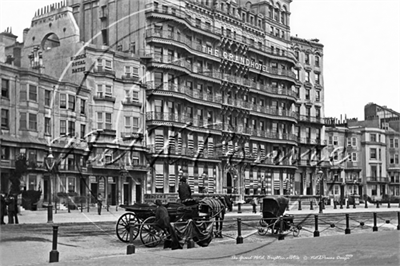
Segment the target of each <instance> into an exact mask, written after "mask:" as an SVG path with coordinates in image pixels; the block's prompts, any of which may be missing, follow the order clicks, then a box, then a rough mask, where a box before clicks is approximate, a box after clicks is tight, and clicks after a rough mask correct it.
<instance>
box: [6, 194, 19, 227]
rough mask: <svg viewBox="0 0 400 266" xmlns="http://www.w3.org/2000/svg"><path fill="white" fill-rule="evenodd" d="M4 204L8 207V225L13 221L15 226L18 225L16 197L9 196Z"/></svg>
mask: <svg viewBox="0 0 400 266" xmlns="http://www.w3.org/2000/svg"><path fill="white" fill-rule="evenodd" d="M6 204H7V205H8V210H7V213H8V224H14V219H15V224H18V223H19V222H18V213H17V212H18V203H17V197H16V196H14V195H9V196H8V197H7V198H6Z"/></svg>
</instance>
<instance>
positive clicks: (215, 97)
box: [147, 82, 221, 103]
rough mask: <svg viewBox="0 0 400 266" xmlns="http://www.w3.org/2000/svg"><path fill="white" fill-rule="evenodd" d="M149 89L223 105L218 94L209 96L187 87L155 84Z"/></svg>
mask: <svg viewBox="0 0 400 266" xmlns="http://www.w3.org/2000/svg"><path fill="white" fill-rule="evenodd" d="M147 89H148V90H152V91H171V92H179V93H182V94H185V95H187V96H190V97H192V98H194V99H199V100H204V101H206V102H213V103H221V96H220V95H218V94H209V93H206V92H200V91H198V90H197V89H191V88H189V87H187V86H185V85H182V84H180V85H177V84H172V83H167V82H165V83H162V84H159V85H157V84H154V83H153V82H148V83H147Z"/></svg>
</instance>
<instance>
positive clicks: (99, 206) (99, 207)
mask: <svg viewBox="0 0 400 266" xmlns="http://www.w3.org/2000/svg"><path fill="white" fill-rule="evenodd" d="M102 206H103V197H102V196H101V193H99V196H98V197H97V212H98V213H99V215H101V207H102Z"/></svg>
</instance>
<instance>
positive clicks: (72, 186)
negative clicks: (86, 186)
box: [68, 158, 75, 192]
mask: <svg viewBox="0 0 400 266" xmlns="http://www.w3.org/2000/svg"><path fill="white" fill-rule="evenodd" d="M68 162H69V158H68ZM68 166H69V164H68ZM68 192H75V177H68Z"/></svg>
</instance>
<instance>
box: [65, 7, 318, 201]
mask: <svg viewBox="0 0 400 266" xmlns="http://www.w3.org/2000/svg"><path fill="white" fill-rule="evenodd" d="M70 6H71V7H72V8H73V10H74V16H75V18H76V20H77V23H78V25H79V28H80V31H81V32H82V33H83V34H82V35H81V37H82V38H83V41H88V40H91V39H92V38H94V37H96V36H95V35H96V34H97V33H98V32H101V35H99V36H98V37H96V39H97V42H99V41H100V42H103V44H106V45H111V46H114V47H118V49H120V50H122V51H128V52H130V53H133V54H137V55H139V56H140V58H141V60H142V63H143V65H144V67H145V72H146V75H145V77H144V82H145V84H146V95H147V104H146V127H147V136H146V137H147V145H148V148H149V156H148V157H149V158H148V159H149V161H150V164H151V166H152V167H151V170H150V171H148V175H147V180H146V191H145V192H146V193H168V192H175V191H176V189H177V182H178V176H179V175H185V176H187V177H188V182H189V184H190V185H191V186H192V187H193V189H194V192H195V193H198V192H205V191H207V192H218V193H231V194H236V195H239V194H240V195H246V194H247V195H250V194H260V193H262V194H264V193H267V194H283V193H286V191H285V190H287V189H289V187H288V186H284V184H287V183H288V182H287V180H292V181H294V175H295V172H296V169H297V166H296V165H292V164H291V163H290V160H289V159H291V158H289V157H290V156H286V157H284V156H283V155H284V154H286V155H287V154H289V153H290V152H291V151H293V150H294V149H296V148H297V146H298V137H297V135H296V132H295V125H296V124H297V122H298V119H299V113H298V112H295V110H296V109H295V103H296V100H297V95H296V92H295V87H296V84H297V83H296V75H295V73H294V71H293V69H294V67H295V66H296V62H297V60H296V58H295V54H294V52H293V50H292V49H291V46H292V42H291V38H290V27H289V24H290V1H268V2H267V1H263V2H261V1H253V2H245V1H86V2H84V3H81V1H71V2H70ZM99 39H100V40H99ZM321 64H322V62H321ZM274 159H275V161H273V160H274ZM180 171H182V172H180Z"/></svg>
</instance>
